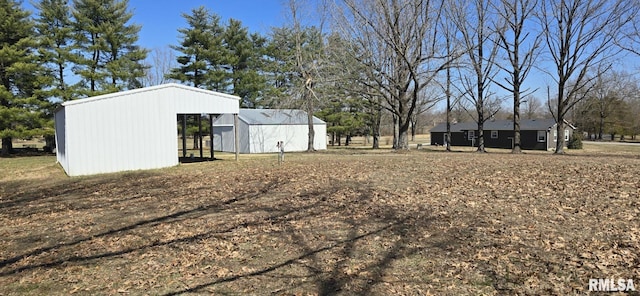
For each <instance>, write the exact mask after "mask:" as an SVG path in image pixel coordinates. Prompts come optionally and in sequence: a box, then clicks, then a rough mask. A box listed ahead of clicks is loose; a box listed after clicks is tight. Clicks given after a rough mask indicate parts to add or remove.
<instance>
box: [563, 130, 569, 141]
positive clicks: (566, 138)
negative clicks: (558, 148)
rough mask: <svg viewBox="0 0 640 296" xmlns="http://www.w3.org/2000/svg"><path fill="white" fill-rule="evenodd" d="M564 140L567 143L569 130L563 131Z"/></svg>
mask: <svg viewBox="0 0 640 296" xmlns="http://www.w3.org/2000/svg"><path fill="white" fill-rule="evenodd" d="M564 140H565V141H569V130H564Z"/></svg>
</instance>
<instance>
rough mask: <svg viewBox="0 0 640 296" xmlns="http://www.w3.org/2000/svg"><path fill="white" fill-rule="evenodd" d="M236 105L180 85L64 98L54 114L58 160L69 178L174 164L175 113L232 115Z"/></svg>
mask: <svg viewBox="0 0 640 296" xmlns="http://www.w3.org/2000/svg"><path fill="white" fill-rule="evenodd" d="M238 104H239V98H237V97H233V96H229V95H224V94H219V93H215V92H210V91H204V90H200V89H197V88H193V87H188V86H184V85H179V84H166V85H160V86H155V87H149V88H143V89H137V90H131V91H125V92H120V93H115V94H109V95H103V96H98V97H92V98H87V99H82V100H76V101H69V102H66V103H63V109H62V110H59V111H58V112H57V113H56V139H57V140H58V142H63V145H62V146H63V147H60V146H59V148H58V150H59V153H58V161H60V163H61V164H62V166H63V168H65V171H66V172H67V174H68V175H70V176H78V175H90V174H98V173H109V172H118V171H127V170H141V169H153V168H162V167H168V166H173V165H177V164H178V152H177V151H178V142H177V141H176V139H177V129H176V127H177V119H176V116H177V114H213V113H215V114H217V113H237V112H238V109H239V108H238V107H239V106H238ZM61 112H62V113H61ZM60 121H61V122H60ZM63 162H66V166H65V164H63Z"/></svg>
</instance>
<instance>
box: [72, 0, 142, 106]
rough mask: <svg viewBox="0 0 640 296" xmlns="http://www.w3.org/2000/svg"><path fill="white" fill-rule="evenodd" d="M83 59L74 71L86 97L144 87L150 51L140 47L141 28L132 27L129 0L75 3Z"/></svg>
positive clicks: (78, 37)
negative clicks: (145, 67) (143, 80)
mask: <svg viewBox="0 0 640 296" xmlns="http://www.w3.org/2000/svg"><path fill="white" fill-rule="evenodd" d="M73 16H74V20H75V23H74V28H75V31H76V32H77V34H76V43H77V50H78V53H79V56H80V58H79V60H78V62H77V65H76V67H74V72H75V74H77V75H78V76H79V77H80V78H81V81H80V85H81V88H82V89H85V90H86V91H85V92H84V93H83V94H84V95H88V96H93V95H98V94H102V93H109V92H115V91H119V90H123V89H129V88H135V87H139V86H141V85H142V84H141V82H140V81H139V79H140V78H142V77H143V76H144V66H143V64H142V62H143V60H144V59H145V58H146V54H147V51H146V50H144V49H142V48H140V47H139V46H138V45H136V42H137V41H138V33H139V32H140V28H141V27H140V26H137V25H131V24H129V21H130V20H131V17H132V16H133V14H132V13H131V12H130V11H128V1H127V0H122V1H118V0H76V1H74V9H73Z"/></svg>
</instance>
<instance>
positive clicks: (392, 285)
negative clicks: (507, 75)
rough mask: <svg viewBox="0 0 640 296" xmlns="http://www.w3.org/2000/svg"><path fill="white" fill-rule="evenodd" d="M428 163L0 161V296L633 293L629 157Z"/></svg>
mask: <svg viewBox="0 0 640 296" xmlns="http://www.w3.org/2000/svg"><path fill="white" fill-rule="evenodd" d="M438 149H440V148H428V149H423V150H413V151H411V152H404V153H394V152H391V151H390V150H382V151H375V152H373V151H369V150H365V149H358V150H353V149H352V150H345V149H340V150H330V151H328V152H321V153H315V154H306V153H300V154H294V153H289V154H288V155H287V162H286V163H285V164H284V165H282V166H278V165H277V157H276V156H275V154H274V155H271V156H272V157H269V155H267V156H264V157H247V158H245V157H243V158H242V159H241V160H240V161H239V162H235V161H232V160H230V159H227V158H224V157H223V158H224V159H223V160H221V161H215V162H206V163H194V164H185V165H180V166H178V167H174V168H169V169H163V170H154V171H143V172H127V173H119V174H108V175H100V176H92V177H81V178H67V177H66V176H64V173H62V172H61V170H60V169H59V168H58V166H57V165H56V164H55V158H54V157H25V158H9V159H0V246H2V247H1V248H0V295H69V294H78V295H115V294H122V295H176V294H187V295H189V294H216V295H229V294H231V295H234V294H251V295H269V294H273V295H333V294H339V295H516V294H518V295H573V294H586V293H588V281H589V279H590V278H605V277H606V278H615V279H618V278H624V279H633V280H634V283H635V285H636V289H637V290H640V199H639V196H640V178H639V176H640V151H638V152H636V153H634V151H631V152H629V151H626V150H625V151H613V152H612V150H606V151H602V150H600V149H601V148H597V149H595V148H594V150H589V149H591V148H589V147H587V149H585V151H580V152H574V151H570V152H569V155H564V156H555V155H551V154H550V153H546V152H536V153H526V154H522V155H511V154H508V153H503V152H504V151H496V152H493V153H487V154H477V153H470V152H467V151H468V149H466V148H460V149H458V150H459V151H463V152H453V153H445V152H441V151H439V150H438Z"/></svg>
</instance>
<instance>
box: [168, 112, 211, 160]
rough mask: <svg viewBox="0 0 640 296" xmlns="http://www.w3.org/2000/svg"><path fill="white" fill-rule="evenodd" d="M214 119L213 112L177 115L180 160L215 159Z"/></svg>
mask: <svg viewBox="0 0 640 296" xmlns="http://www.w3.org/2000/svg"><path fill="white" fill-rule="evenodd" d="M212 120H213V115H212V114H178V115H177V132H178V133H177V135H178V139H177V140H178V160H179V161H180V162H181V163H188V162H199V161H208V160H214V159H215V157H214V153H213V145H212V143H213V141H212V139H213V131H212V129H211V124H212ZM205 150H206V151H205Z"/></svg>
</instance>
